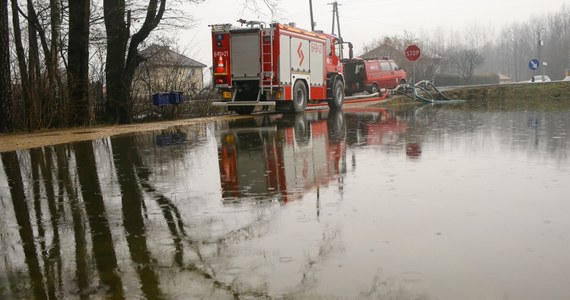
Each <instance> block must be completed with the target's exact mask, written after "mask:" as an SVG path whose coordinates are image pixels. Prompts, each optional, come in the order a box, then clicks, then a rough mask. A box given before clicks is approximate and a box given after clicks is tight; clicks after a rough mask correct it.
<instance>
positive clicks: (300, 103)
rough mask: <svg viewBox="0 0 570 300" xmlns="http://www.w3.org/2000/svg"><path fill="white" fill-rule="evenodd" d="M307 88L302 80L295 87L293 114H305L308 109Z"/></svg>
mask: <svg viewBox="0 0 570 300" xmlns="http://www.w3.org/2000/svg"><path fill="white" fill-rule="evenodd" d="M307 98H308V97H307V87H306V86H305V84H304V83H303V81H301V80H297V81H296V82H295V85H294V86H293V112H296V113H299V112H304V111H305V108H306V107H307Z"/></svg>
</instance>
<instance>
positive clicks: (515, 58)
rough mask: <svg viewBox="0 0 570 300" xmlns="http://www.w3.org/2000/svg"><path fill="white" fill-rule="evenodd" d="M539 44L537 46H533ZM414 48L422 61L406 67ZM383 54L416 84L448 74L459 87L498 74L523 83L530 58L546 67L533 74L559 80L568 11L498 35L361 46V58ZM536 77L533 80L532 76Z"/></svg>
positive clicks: (482, 32)
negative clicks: (413, 72) (478, 77)
mask: <svg viewBox="0 0 570 300" xmlns="http://www.w3.org/2000/svg"><path fill="white" fill-rule="evenodd" d="M539 40H540V41H539ZM410 44H417V45H418V46H420V48H421V50H422V58H420V60H419V61H418V62H417V63H415V66H414V65H413V64H412V63H409V62H408V61H407V60H406V59H405V57H404V49H405V48H406V46H407V45H410ZM374 49H381V50H383V51H382V53H379V54H380V55H387V56H391V57H392V58H394V59H395V60H397V61H398V62H399V63H400V65H402V66H403V67H404V68H405V69H407V70H408V71H409V73H411V70H412V69H413V68H415V69H416V73H417V75H416V79H418V80H423V79H427V80H434V78H436V77H437V76H442V74H453V76H457V77H458V78H460V80H461V82H460V83H461V84H469V83H473V81H474V78H473V77H474V76H475V75H476V74H485V73H487V74H491V73H492V74H495V75H496V74H497V73H500V74H504V75H506V76H508V77H510V78H511V80H512V81H515V82H516V81H522V80H529V79H530V77H531V76H532V75H533V71H532V70H530V69H529V67H528V63H529V61H530V60H531V59H533V58H536V59H539V60H540V61H541V62H546V63H547V65H546V66H544V67H543V68H544V69H539V70H537V71H534V72H538V73H540V74H542V72H543V71H544V73H545V74H547V75H549V76H550V77H551V78H552V79H553V80H556V79H562V78H563V77H564V76H565V73H566V72H565V71H566V69H568V68H570V7H569V6H568V5H562V6H561V8H560V9H559V10H557V11H556V12H552V13H549V14H546V15H543V16H534V17H531V18H530V19H528V20H526V21H522V22H517V23H512V24H509V25H506V26H504V27H502V28H500V29H498V30H497V29H496V28H490V27H489V28H484V27H480V26H477V25H471V26H468V27H466V28H464V29H463V30H462V31H461V32H457V31H455V30H453V29H451V28H446V29H443V28H441V29H438V30H435V31H433V32H422V33H420V34H413V33H409V32H405V33H404V34H400V35H394V36H389V37H382V38H379V39H376V40H372V41H370V42H369V43H365V44H364V45H363V52H364V53H366V52H370V51H373V50H374ZM538 73H537V74H538Z"/></svg>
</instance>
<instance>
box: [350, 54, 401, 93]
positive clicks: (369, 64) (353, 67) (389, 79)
mask: <svg viewBox="0 0 570 300" xmlns="http://www.w3.org/2000/svg"><path fill="white" fill-rule="evenodd" d="M343 68H344V76H345V81H346V85H345V87H346V91H345V92H346V94H347V95H352V94H354V93H358V92H363V91H367V92H369V93H376V92H378V91H379V90H380V89H382V88H385V89H393V88H395V87H396V86H398V85H399V84H404V83H406V77H407V76H408V74H406V72H405V71H404V70H402V68H400V67H399V66H398V64H396V62H395V61H394V60H393V59H387V58H383V59H362V58H353V59H347V60H344V61H343Z"/></svg>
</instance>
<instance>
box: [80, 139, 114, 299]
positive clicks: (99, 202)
mask: <svg viewBox="0 0 570 300" xmlns="http://www.w3.org/2000/svg"><path fill="white" fill-rule="evenodd" d="M74 152H75V157H76V161H77V176H78V179H79V184H80V187H81V195H82V198H83V204H84V206H85V211H86V213H87V221H88V223H89V227H90V228H91V239H92V241H93V249H92V250H93V257H94V258H95V263H96V265H97V271H98V272H99V279H100V280H101V282H102V283H103V284H104V285H105V286H106V287H107V288H108V289H109V291H108V292H107V294H108V295H109V296H110V297H111V298H114V299H122V298H124V295H123V283H122V280H121V277H120V276H119V274H117V271H118V265H117V255H116V253H115V245H114V241H113V237H112V235H111V230H110V228H109V222H108V220H107V213H106V211H105V204H104V202H103V193H102V192H101V185H100V181H99V175H98V174H97V167H96V166H97V163H96V160H95V154H94V152H93V144H92V142H91V141H85V142H79V143H76V144H75V145H74Z"/></svg>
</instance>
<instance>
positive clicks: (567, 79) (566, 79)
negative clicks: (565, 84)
mask: <svg viewBox="0 0 570 300" xmlns="http://www.w3.org/2000/svg"><path fill="white" fill-rule="evenodd" d="M562 81H570V76H566V77H564V79H562Z"/></svg>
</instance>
